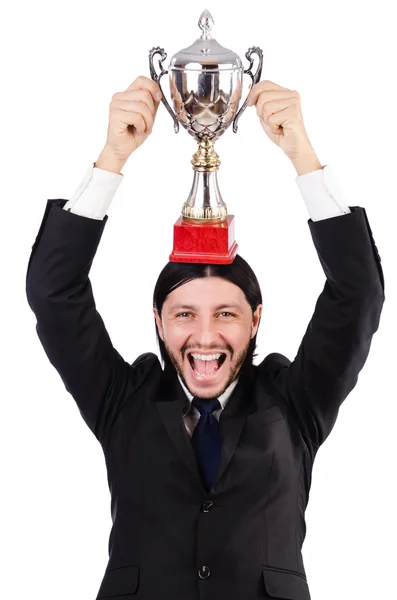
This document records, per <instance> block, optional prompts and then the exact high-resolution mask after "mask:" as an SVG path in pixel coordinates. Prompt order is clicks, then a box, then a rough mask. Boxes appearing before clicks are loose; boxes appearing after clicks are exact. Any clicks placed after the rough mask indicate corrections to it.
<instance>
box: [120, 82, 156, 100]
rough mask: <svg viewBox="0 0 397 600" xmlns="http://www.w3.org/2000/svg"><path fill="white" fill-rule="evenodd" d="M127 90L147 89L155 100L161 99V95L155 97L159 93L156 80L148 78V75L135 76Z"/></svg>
mask: <svg viewBox="0 0 397 600" xmlns="http://www.w3.org/2000/svg"><path fill="white" fill-rule="evenodd" d="M127 90H149V92H150V93H151V94H152V96H153V98H154V99H155V102H160V100H161V96H160V97H157V94H161V90H160V86H159V84H158V83H157V81H154V80H153V79H149V77H145V76H144V75H140V76H139V77H137V78H136V79H135V81H133V82H132V83H131V85H130V86H129V87H128V88H127Z"/></svg>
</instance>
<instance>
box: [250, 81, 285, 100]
mask: <svg viewBox="0 0 397 600" xmlns="http://www.w3.org/2000/svg"><path fill="white" fill-rule="evenodd" d="M282 90H288V88H285V87H282V86H281V85H278V84H277V83H274V82H273V81H258V83H256V84H255V85H254V86H253V88H252V89H251V90H250V92H249V94H248V96H247V100H248V105H249V106H251V105H252V104H255V103H256V101H257V99H258V96H259V94H260V93H261V92H276V91H282Z"/></svg>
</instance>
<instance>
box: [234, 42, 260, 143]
mask: <svg viewBox="0 0 397 600" xmlns="http://www.w3.org/2000/svg"><path fill="white" fill-rule="evenodd" d="M254 53H255V54H257V55H258V58H259V64H258V68H257V70H256V73H255V75H253V74H252V71H251V69H252V65H253V64H254V61H253V59H252V58H251V55H252V54H254ZM245 58H246V59H247V60H249V61H250V64H249V67H248V69H245V71H244V73H248V75H249V76H250V77H251V79H252V85H255V84H256V83H258V81H259V80H260V78H261V75H262V63H263V52H262V50H261V49H260V48H258V46H253V47H252V48H249V49H248V52H246V54H245ZM247 98H248V95H247ZM247 98H246V99H245V101H244V104H243V105H242V107H241V108H240V110H239V111H238V113H237V114H236V116H235V117H234V119H233V131H234V133H237V121H238V120H239V118H240V117H241V115H242V114H243V112H244V111H245V109H246V108H247Z"/></svg>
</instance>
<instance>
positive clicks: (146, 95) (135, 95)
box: [113, 89, 158, 115]
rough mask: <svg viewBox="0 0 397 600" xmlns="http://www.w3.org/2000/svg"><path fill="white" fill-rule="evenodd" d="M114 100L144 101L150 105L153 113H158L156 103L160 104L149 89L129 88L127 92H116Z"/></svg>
mask: <svg viewBox="0 0 397 600" xmlns="http://www.w3.org/2000/svg"><path fill="white" fill-rule="evenodd" d="M113 99H114V100H117V101H120V100H121V101H125V100H126V101H135V102H138V101H139V102H144V103H145V104H146V105H147V106H148V107H149V110H150V111H151V113H152V114H153V115H155V114H156V110H157V108H156V105H157V106H158V103H157V102H156V104H155V101H154V99H153V96H152V94H151V93H150V92H149V90H142V89H140V90H128V91H126V92H120V93H118V94H115V95H114V96H113Z"/></svg>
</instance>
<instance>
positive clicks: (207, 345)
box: [153, 276, 262, 398]
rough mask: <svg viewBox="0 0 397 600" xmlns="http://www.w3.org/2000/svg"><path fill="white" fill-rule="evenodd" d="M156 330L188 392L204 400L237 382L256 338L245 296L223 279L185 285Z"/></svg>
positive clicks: (259, 309) (258, 312)
mask: <svg viewBox="0 0 397 600" xmlns="http://www.w3.org/2000/svg"><path fill="white" fill-rule="evenodd" d="M153 311H154V315H155V318H156V323H157V328H158V332H159V336H160V338H161V339H162V340H163V342H164V344H165V347H166V350H167V352H168V355H169V357H170V360H171V361H172V363H173V365H174V367H175V369H176V370H177V372H178V374H179V376H180V377H181V379H182V381H183V383H184V384H185V386H186V387H187V389H188V390H189V391H190V392H191V393H192V394H193V395H194V396H197V397H199V398H214V397H219V396H220V395H221V394H222V393H223V392H224V391H225V390H226V388H227V387H228V386H229V385H230V384H231V382H232V381H233V380H234V379H235V378H236V376H237V374H238V372H239V370H240V368H241V365H242V364H243V362H244V359H245V357H246V355H247V351H248V347H249V344H250V341H251V338H253V337H254V336H255V334H256V332H257V329H258V326H259V320H260V316H261V313H262V305H260V304H259V305H258V307H257V309H256V311H255V313H254V314H253V313H252V310H251V307H250V305H249V303H248V302H247V299H246V297H245V295H244V292H243V291H242V289H241V288H239V287H238V286H237V285H235V284H234V283H231V282H230V281H228V280H226V279H223V278H221V277H212V276H211V277H201V278H196V279H193V280H192V281H189V282H188V283H184V284H183V285H181V286H179V287H178V288H176V289H175V290H173V291H172V292H171V293H170V294H168V296H167V298H166V299H165V301H164V304H163V306H162V310H161V318H160V317H159V315H158V312H157V310H156V309H155V308H154V309H153Z"/></svg>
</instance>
